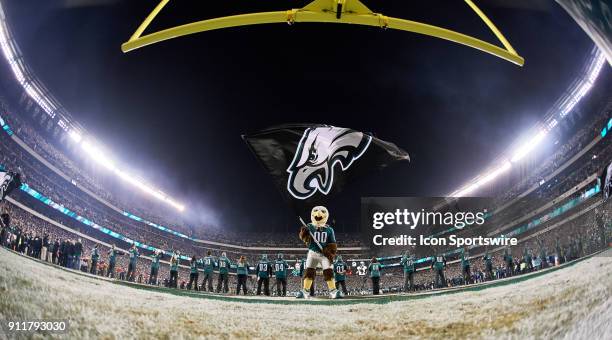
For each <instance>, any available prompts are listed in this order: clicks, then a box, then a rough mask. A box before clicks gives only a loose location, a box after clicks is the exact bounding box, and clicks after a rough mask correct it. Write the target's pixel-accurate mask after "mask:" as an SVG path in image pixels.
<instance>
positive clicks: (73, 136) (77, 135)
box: [68, 129, 83, 144]
mask: <svg viewBox="0 0 612 340" xmlns="http://www.w3.org/2000/svg"><path fill="white" fill-rule="evenodd" d="M68 136H70V139H72V140H73V141H75V142H76V143H77V144H78V143H80V142H81V140H82V139H83V136H82V135H81V134H80V133H79V132H78V131H76V130H74V129H72V130H70V132H68Z"/></svg>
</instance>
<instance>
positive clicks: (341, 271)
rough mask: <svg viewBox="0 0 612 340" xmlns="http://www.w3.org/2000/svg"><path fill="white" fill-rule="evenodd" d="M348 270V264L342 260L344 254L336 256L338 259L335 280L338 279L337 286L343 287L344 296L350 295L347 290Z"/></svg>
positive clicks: (335, 263) (335, 265)
mask: <svg viewBox="0 0 612 340" xmlns="http://www.w3.org/2000/svg"><path fill="white" fill-rule="evenodd" d="M346 270H347V265H346V263H344V261H342V255H338V256H336V261H335V262H334V280H336V287H338V286H340V287H342V294H344V296H346V295H348V291H347V290H346Z"/></svg>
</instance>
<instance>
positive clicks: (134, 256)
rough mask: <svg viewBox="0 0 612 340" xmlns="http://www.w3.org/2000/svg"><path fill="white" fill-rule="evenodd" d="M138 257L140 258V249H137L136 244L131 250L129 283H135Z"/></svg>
mask: <svg viewBox="0 0 612 340" xmlns="http://www.w3.org/2000/svg"><path fill="white" fill-rule="evenodd" d="M138 256H140V253H139V252H138V248H136V245H135V244H132V248H130V262H129V264H128V273H127V280H128V281H132V282H134V275H135V274H136V264H137V263H138Z"/></svg>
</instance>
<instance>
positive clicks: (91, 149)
mask: <svg viewBox="0 0 612 340" xmlns="http://www.w3.org/2000/svg"><path fill="white" fill-rule="evenodd" d="M81 148H82V149H83V150H84V151H85V152H86V154H87V155H88V156H89V157H91V159H93V160H94V161H95V162H96V163H98V164H100V165H102V166H103V167H105V168H107V169H108V170H110V171H112V172H113V173H114V174H115V175H116V176H117V177H119V178H121V179H122V180H124V181H126V182H128V183H130V184H132V185H133V186H135V187H137V188H139V189H140V190H142V191H143V192H145V193H147V194H149V195H151V196H153V197H155V198H157V199H159V200H161V201H164V202H166V203H167V204H169V205H171V206H172V207H174V208H175V209H177V210H179V211H181V212H182V211H184V210H185V206H184V205H182V204H180V203H178V202H176V201H174V200H173V199H172V198H170V197H169V196H168V195H166V194H164V193H163V192H161V191H160V190H157V189H155V188H153V187H152V186H150V185H148V184H147V183H146V182H144V181H143V180H141V179H139V178H138V177H136V176H134V175H131V174H129V173H127V172H125V171H123V170H120V169H119V168H117V166H116V165H115V162H114V161H113V160H112V159H110V158H109V157H108V156H107V155H106V154H105V153H104V152H103V151H102V150H101V149H100V148H99V147H96V146H94V145H93V144H92V143H91V142H89V141H84V142H83V143H81Z"/></svg>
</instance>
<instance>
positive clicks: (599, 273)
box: [0, 5, 612, 338]
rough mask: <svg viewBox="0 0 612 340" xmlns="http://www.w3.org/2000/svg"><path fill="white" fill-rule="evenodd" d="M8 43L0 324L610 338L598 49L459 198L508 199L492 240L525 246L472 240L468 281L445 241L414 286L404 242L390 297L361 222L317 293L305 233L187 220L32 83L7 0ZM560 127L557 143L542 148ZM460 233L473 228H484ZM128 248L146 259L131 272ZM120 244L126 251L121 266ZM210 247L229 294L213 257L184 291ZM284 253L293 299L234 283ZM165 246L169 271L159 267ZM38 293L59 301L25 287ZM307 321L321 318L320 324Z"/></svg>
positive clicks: (180, 205)
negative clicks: (309, 280) (112, 259)
mask: <svg viewBox="0 0 612 340" xmlns="http://www.w3.org/2000/svg"><path fill="white" fill-rule="evenodd" d="M0 45H1V47H2V55H3V60H2V63H1V67H0V90H1V96H0V105H1V107H0V124H1V128H2V131H0V164H1V165H3V166H4V167H5V168H6V169H11V170H14V171H16V172H18V173H20V174H21V185H20V187H19V188H17V189H15V190H14V191H12V192H11V194H10V195H9V196H7V197H6V198H5V200H4V202H2V213H3V214H5V215H7V216H9V219H7V220H6V221H5V223H4V225H3V231H2V239H0V243H1V244H2V246H3V247H2V249H0V292H1V293H2V294H1V295H2V297H0V306H1V308H0V319H10V318H14V317H26V316H27V315H28V313H33V314H34V316H35V319H45V318H53V319H63V318H64V317H61V315H69V316H70V317H66V318H69V319H71V321H70V322H71V325H72V327H71V328H70V329H69V333H68V334H69V335H70V337H71V338H89V337H103V338H123V337H137V338H150V337H165V338H169V337H174V336H178V337H179V338H190V337H215V338H217V337H219V338H234V337H256V338H263V337H273V338H281V337H291V338H293V337H301V336H304V334H307V335H308V336H321V337H325V338H331V337H340V338H346V337H360V338H371V337H375V336H382V337H407V336H415V337H424V338H428V337H461V338H463V337H508V336H509V335H510V336H509V337H523V336H525V337H530V338H551V337H568V338H609V337H610V336H612V329H611V328H610V326H609V322H610V320H612V307H611V306H610V301H612V300H611V299H610V296H611V294H612V284H611V282H612V280H610V279H611V278H612V260H611V258H612V257H610V251H609V250H608V248H609V242H610V237H611V236H612V235H611V230H612V229H611V228H612V200H605V199H604V192H605V190H607V189H606V188H605V178H604V177H602V172H603V171H604V169H605V168H606V167H608V166H609V165H610V164H611V162H612V133H610V132H609V131H612V92H611V91H610V89H611V88H612V77H611V73H610V69H609V65H608V64H607V63H606V58H605V56H604V55H603V53H602V52H600V50H599V49H597V48H594V49H593V51H592V53H591V54H590V55H589V57H588V58H587V59H586V60H584V65H583V66H582V67H581V68H580V69H579V70H578V71H577V72H576V76H575V81H574V82H572V83H571V84H568V87H567V90H566V91H565V92H564V93H562V94H560V97H559V100H558V101H557V102H556V103H555V104H554V105H553V106H552V107H551V108H550V110H549V111H548V112H546V113H545V114H543V115H542V116H543V118H542V120H541V122H540V123H539V124H538V126H537V127H536V128H535V129H534V130H533V132H534V133H533V137H532V138H531V139H529V140H528V142H527V143H517V144H516V145H511V146H509V148H508V152H507V153H506V154H504V155H502V156H500V157H499V158H498V159H495V160H493V161H492V162H491V164H492V166H491V167H490V168H488V169H485V171H483V172H482V174H480V175H478V176H475V177H474V178H473V179H472V180H470V181H468V182H467V183H466V184H465V185H464V186H462V187H461V188H458V189H457V190H456V191H454V192H452V193H449V196H451V197H461V196H471V195H483V196H484V195H486V196H493V197H496V200H495V207H496V208H495V210H494V211H493V212H492V215H491V221H492V223H493V224H494V225H496V226H497V227H496V229H495V230H488V231H486V236H490V237H499V236H506V237H516V238H517V239H518V241H519V244H518V245H517V246H513V247H512V248H511V249H508V248H505V247H498V248H493V247H492V248H485V247H471V248H470V249H469V255H468V258H467V259H468V260H469V261H470V262H471V273H470V275H469V276H467V277H466V276H465V275H464V273H463V272H462V255H464V250H463V249H456V248H453V247H446V248H443V249H439V252H438V255H443V256H444V257H445V261H446V267H445V278H444V281H445V282H443V283H442V282H439V280H438V278H437V277H436V273H435V271H434V270H433V269H432V261H434V260H435V259H434V256H426V257H420V258H416V259H415V261H414V262H415V266H416V268H415V269H416V272H415V274H414V283H413V285H411V287H410V290H409V291H406V287H405V282H404V272H403V269H402V264H401V261H402V255H403V254H401V253H397V254H393V253H390V254H385V255H384V256H382V257H379V258H378V259H377V260H378V261H379V262H380V263H381V264H382V268H383V271H382V276H381V280H380V285H381V288H382V294H381V295H378V296H372V287H371V286H370V283H369V280H368V279H367V276H366V274H365V273H366V272H365V270H364V269H362V267H364V266H367V265H369V264H370V261H371V259H372V257H373V255H374V254H373V253H372V252H371V250H370V249H369V247H368V245H367V244H364V242H363V240H362V238H361V237H360V235H355V234H350V233H347V234H337V237H338V238H339V239H341V240H342V242H341V244H340V247H339V249H338V253H339V254H340V255H342V257H343V258H344V260H345V262H346V263H347V266H348V270H347V272H346V275H347V276H346V277H347V278H346V284H347V294H346V296H344V298H343V299H340V300H337V301H332V300H330V299H328V297H327V295H326V290H327V287H326V286H325V282H324V281H323V280H322V277H321V275H317V279H316V280H317V281H315V284H314V287H315V289H314V298H312V299H306V300H303V301H300V300H296V299H294V298H293V297H292V296H293V295H295V294H296V293H298V292H299V290H300V289H301V288H302V277H301V275H302V274H301V269H303V268H300V266H303V265H300V263H301V261H302V260H303V259H304V256H305V248H304V245H303V244H302V242H301V241H300V240H299V239H298V237H297V235H296V234H297V233H291V234H282V233H265V234H262V233H255V232H254V233H252V234H245V233H240V234H233V233H231V232H228V231H226V230H223V229H222V228H218V227H217V226H213V225H211V226H205V227H201V226H194V225H190V224H189V223H188V222H186V221H184V220H183V218H182V216H181V211H182V210H184V209H185V203H184V202H179V201H177V200H175V199H174V198H172V197H171V195H169V194H166V193H164V192H163V191H161V190H159V189H158V188H155V187H154V186H152V185H151V184H148V183H146V182H145V181H143V180H142V179H140V178H138V177H136V176H132V175H131V174H129V173H126V172H124V171H123V170H122V169H121V167H120V166H119V165H116V164H113V163H112V162H111V161H110V160H109V158H108V157H106V154H107V151H105V150H104V149H103V148H102V147H100V145H102V143H101V142H98V141H97V140H95V139H94V138H93V136H92V135H91V134H89V133H88V132H87V130H86V128H85V127H84V126H82V125H80V124H79V123H78V121H77V120H76V119H74V118H73V117H72V116H71V114H70V113H69V112H68V111H67V110H66V109H65V108H64V107H63V106H62V104H61V103H60V102H59V101H58V100H57V99H55V98H54V96H53V94H52V91H51V90H49V89H47V88H46V87H45V85H44V84H42V82H41V81H39V80H38V79H37V77H36V75H35V72H34V71H33V70H32V69H30V68H29V67H28V65H27V64H26V63H25V61H24V58H23V56H22V54H21V52H20V49H19V47H18V44H17V41H16V40H15V38H14V37H13V35H12V33H11V28H10V23H9V20H7V17H6V15H5V13H4V11H3V9H2V7H1V5H0ZM576 115H579V118H575V116H576ZM567 120H572V121H574V123H572V124H569V123H567V122H566V121H567ZM559 129H564V130H565V131H566V133H565V134H564V135H563V137H561V134H560V133H557V130H559ZM548 136H551V137H552V138H553V139H556V140H557V142H556V144H555V147H554V148H553V149H552V150H549V151H547V152H545V153H544V152H541V153H538V155H537V159H536V157H532V154H533V153H535V151H534V149H535V148H536V147H537V145H538V144H539V143H540V142H541V141H542V140H543V139H544V138H545V137H548ZM118 183H121V186H120V185H118ZM125 187H128V188H131V190H125ZM126 191H127V192H126ZM448 233H455V234H456V235H459V236H464V237H470V236H477V235H481V234H482V230H478V228H477V227H475V228H466V229H464V230H460V231H458V230H449V231H448ZM238 240H240V241H238ZM96 245H97V246H96ZM95 247H97V248H96V252H97V254H98V255H99V257H97V258H96V259H95V261H93V259H92V255H93V254H92V252H93V251H94V248H95ZM133 247H135V249H137V250H138V253H139V257H137V260H136V262H135V263H136V265H135V269H134V270H133V273H130V274H128V267H129V262H130V258H131V257H132V255H131V252H132V250H131V248H133ZM112 248H113V249H116V251H117V253H118V254H119V256H117V260H116V265H115V268H114V271H113V273H112V275H111V273H109V254H110V253H111V252H112V251H111V249H112ZM177 251H179V252H180V255H178V261H179V264H178V267H179V270H178V282H177V287H176V288H173V287H171V282H170V270H171V266H172V263H171V259H172V257H173V256H174V255H175V254H176V253H177ZM208 252H210V253H211V254H212V256H213V257H214V258H218V257H219V256H221V254H222V253H225V254H227V258H229V260H230V262H231V265H230V268H229V287H228V288H229V291H228V292H224V291H223V288H222V289H220V290H219V287H221V285H219V286H217V283H218V282H217V274H218V269H215V270H214V274H213V277H214V282H213V286H214V288H213V291H212V292H211V291H209V289H208V287H206V286H205V285H204V282H201V278H202V277H203V275H204V273H203V272H202V271H201V270H200V282H199V283H197V284H196V285H195V286H194V287H188V286H190V285H189V283H188V281H189V278H190V270H191V263H190V262H191V259H192V256H196V257H197V258H198V259H199V258H204V257H205V256H206V254H207V253H208ZM279 253H282V254H283V255H284V259H285V260H286V261H287V262H288V263H289V274H288V278H287V283H288V287H287V296H286V297H284V296H277V295H278V293H277V292H278V291H277V289H276V287H275V286H274V285H273V284H272V289H271V295H272V296H271V297H265V296H257V295H256V294H255V291H256V286H257V282H256V280H255V279H254V278H252V277H250V276H249V281H248V283H247V287H248V294H247V296H239V295H238V296H237V295H236V293H239V292H236V282H235V281H236V266H235V264H236V262H237V260H238V258H240V257H241V256H245V257H246V261H247V263H249V264H250V267H251V268H250V270H251V271H252V270H254V266H255V264H256V263H257V262H258V261H259V259H260V256H261V255H262V254H267V255H268V257H269V258H271V259H274V258H276V256H277V254H279ZM157 254H162V255H161V263H160V267H159V273H158V275H157V278H156V279H154V280H151V278H150V277H149V276H150V268H151V265H152V261H154V257H155V256H157ZM508 256H509V257H510V261H509V263H510V264H508V260H507V259H508ZM487 258H490V260H491V262H492V267H488V264H487ZM92 262H93V263H94V266H95V268H92ZM18 264H19V265H18ZM198 284H201V286H199V285H198ZM38 291H42V292H45V293H46V294H48V296H40V295H39V294H31V293H33V292H38ZM296 306H300V308H295V307H296ZM187 307H189V308H187ZM332 308H333V309H332ZM330 309H332V310H331V311H330ZM454 314H455V315H456V316H455V317H453V318H450V317H448V316H450V315H454ZM300 318H306V319H307V320H309V321H308V322H313V323H320V325H321V327H320V328H317V329H313V328H309V327H308V325H306V324H304V323H301V322H298V321H296V320H299V319H300ZM372 319H375V320H376V323H375V324H371V320H372ZM457 320H460V321H457ZM221 322H223V323H224V325H225V326H219V323H221ZM275 322H277V323H278V324H274V323H275ZM241 325H243V327H241ZM323 329H325V330H323ZM43 334H44V333H43Z"/></svg>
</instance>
